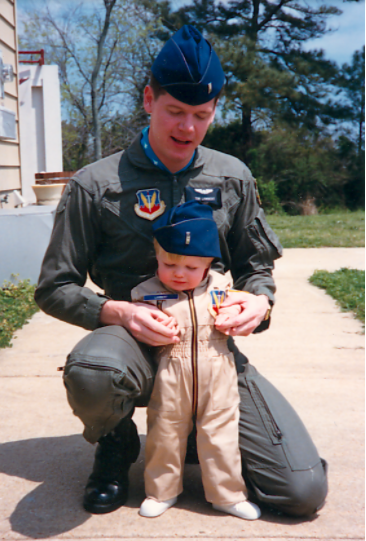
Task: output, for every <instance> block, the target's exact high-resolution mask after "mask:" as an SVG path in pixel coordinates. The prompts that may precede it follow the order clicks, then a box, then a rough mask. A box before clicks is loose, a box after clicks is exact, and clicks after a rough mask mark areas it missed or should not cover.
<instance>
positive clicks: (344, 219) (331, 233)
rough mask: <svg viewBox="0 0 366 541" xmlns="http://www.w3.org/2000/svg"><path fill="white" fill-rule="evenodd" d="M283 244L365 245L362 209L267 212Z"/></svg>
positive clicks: (290, 245)
mask: <svg viewBox="0 0 366 541" xmlns="http://www.w3.org/2000/svg"><path fill="white" fill-rule="evenodd" d="M267 221H268V223H269V224H270V226H271V227H272V229H273V230H274V232H275V233H276V234H277V235H278V237H279V239H280V241H281V244H282V246H283V247H284V248H319V247H321V246H328V247H342V248H343V247H357V246H358V247H360V246H365V212H364V211H361V210H359V211H356V212H350V211H337V212H332V213H329V214H317V215H316V216H277V215H269V216H267Z"/></svg>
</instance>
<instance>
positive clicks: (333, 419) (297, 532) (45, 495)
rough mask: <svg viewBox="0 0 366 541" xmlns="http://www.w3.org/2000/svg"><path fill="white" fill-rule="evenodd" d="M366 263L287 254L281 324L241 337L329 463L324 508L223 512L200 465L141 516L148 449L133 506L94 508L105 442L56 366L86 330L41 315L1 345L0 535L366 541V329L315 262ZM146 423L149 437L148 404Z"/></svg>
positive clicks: (357, 258)
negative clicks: (303, 515) (73, 404)
mask: <svg viewBox="0 0 366 541" xmlns="http://www.w3.org/2000/svg"><path fill="white" fill-rule="evenodd" d="M364 264H365V252H364V249H361V248H355V249H354V248H344V249H343V248H339V249H338V248H329V249H291V250H285V255H284V257H283V258H282V259H281V260H279V261H278V263H277V265H276V270H275V278H276V282H277V285H278V293H277V304H276V308H275V312H274V317H273V321H272V325H271V328H270V330H269V331H267V332H266V333H263V334H261V335H256V336H251V337H249V338H241V339H240V340H239V342H240V343H241V345H242V346H243V347H244V351H245V352H246V354H247V355H248V356H249V358H250V360H251V362H252V363H253V364H254V365H255V366H256V367H257V368H258V369H259V370H260V371H261V372H262V374H263V375H265V376H266V377H267V378H268V379H270V380H271V381H272V383H274V384H275V385H276V386H277V387H278V388H279V389H280V390H281V392H282V393H283V394H284V395H285V396H286V398H287V399H288V400H289V401H290V402H291V403H292V404H293V406H294V407H295V409H296V410H297V411H298V413H299V414H300V416H301V417H302V419H303V420H304V422H305V424H306V426H307V427H308V430H309V432H310V434H311V435H312V437H313V439H314V442H315V444H316V446H317V447H318V450H319V453H320V455H321V456H323V457H324V458H326V459H327V461H328V462H329V496H328V499H327V504H326V506H325V507H324V508H323V509H322V511H321V512H320V513H319V515H318V516H315V517H311V518H310V519H305V520H300V519H294V518H289V517H285V516H278V515H276V514H272V513H269V512H268V511H265V512H264V513H263V516H262V517H261V519H260V520H258V521H256V522H246V521H242V520H240V519H238V518H235V517H231V516H226V515H223V514H221V513H218V512H215V511H213V510H212V509H211V506H210V505H209V504H207V503H206V502H205V500H204V497H203V490H202V486H201V482H200V470H199V467H198V466H187V467H186V471H185V492H184V494H183V495H182V496H181V497H180V498H179V502H178V504H177V506H176V507H174V508H172V509H170V510H169V511H167V512H166V513H165V514H164V515H163V516H161V517H159V518H156V519H144V518H141V517H140V516H139V515H138V513H137V512H138V507H139V504H140V503H141V501H142V499H143V498H144V486H143V453H141V454H140V457H139V459H138V461H137V463H136V464H135V465H134V466H133V467H132V469H131V475H130V478H131V491H130V498H129V500H128V503H127V505H126V506H125V507H122V508H120V509H119V510H117V511H116V512H114V513H112V514H109V515H101V516H92V515H90V514H88V513H86V512H85V511H84V510H83V508H82V506H81V498H82V493H83V489H84V484H85V482H86V479H87V477H88V475H89V473H90V470H91V467H92V462H93V455H94V447H93V446H91V445H89V444H87V443H86V442H85V441H84V440H83V438H82V437H81V436H80V432H81V423H80V421H79V420H78V419H77V418H76V417H74V416H73V415H72V413H71V410H70V409H69V407H68V405H67V402H66V399H65V391H64V388H63V385H62V380H61V372H57V370H56V369H57V367H58V366H61V365H63V364H64V362H65V356H66V354H67V353H68V352H69V351H70V349H71V348H72V347H73V345H74V344H75V343H76V342H77V341H78V340H79V339H81V338H82V337H83V336H84V335H85V334H86V331H84V330H83V329H79V328H77V327H72V326H70V325H67V324H65V323H62V322H59V321H57V320H54V319H52V318H50V317H48V316H46V315H44V314H42V313H37V314H36V315H35V316H34V317H33V318H32V320H31V322H30V323H29V324H28V325H26V326H25V327H24V328H23V329H22V330H20V331H19V332H18V333H17V338H16V340H14V346H13V347H12V348H9V349H6V350H0V381H1V393H0V414H1V425H0V441H1V445H0V488H1V490H0V539H2V540H10V539H29V538H30V539H49V538H52V539H55V540H57V539H78V540H94V539H103V540H104V541H111V540H118V539H123V540H124V541H132V540H136V539H138V540H140V541H143V540H147V539H150V540H151V539H159V540H160V539H161V540H164V541H169V540H173V539H174V540H176V539H185V540H190V539H191V540H192V539H200V540H202V541H208V540H213V539H214V540H222V541H224V540H229V539H230V540H231V541H233V540H239V539H255V540H256V541H261V540H263V541H264V540H266V541H270V540H272V539H275V540H276V541H280V540H281V539H286V541H291V540H299V539H307V540H314V539H319V540H320V539H322V540H336V539H364V451H363V444H364V335H363V334H362V325H361V324H360V323H359V322H358V321H357V320H355V319H354V318H353V317H352V316H351V315H350V314H345V313H341V312H340V311H339V309H338V308H337V307H336V304H335V302H334V301H333V300H332V299H331V298H330V297H329V296H327V295H326V294H325V293H324V292H323V291H322V290H320V289H318V288H316V287H314V286H312V285H310V284H309V283H308V281H307V279H308V277H309V276H310V275H311V274H312V273H313V271H314V270H315V269H327V270H331V271H332V270H337V269H339V268H340V267H350V268H365V267H364ZM135 419H136V421H137V423H138V426H139V430H140V433H141V440H142V442H144V440H145V436H144V434H146V423H145V410H141V409H140V410H138V412H137V414H136V415H135Z"/></svg>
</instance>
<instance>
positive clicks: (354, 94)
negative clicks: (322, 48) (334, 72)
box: [337, 46, 365, 154]
mask: <svg viewBox="0 0 366 541" xmlns="http://www.w3.org/2000/svg"><path fill="white" fill-rule="evenodd" d="M337 84H338V86H339V87H340V88H341V91H343V93H344V94H345V99H346V106H347V114H346V119H347V120H349V121H350V122H351V123H353V124H355V125H356V128H357V151H358V154H360V153H361V151H362V149H364V148H365V46H364V47H363V48H362V49H361V50H359V51H355V52H354V53H353V57H352V63H351V64H343V66H342V70H341V73H340V76H339V77H338V79H337Z"/></svg>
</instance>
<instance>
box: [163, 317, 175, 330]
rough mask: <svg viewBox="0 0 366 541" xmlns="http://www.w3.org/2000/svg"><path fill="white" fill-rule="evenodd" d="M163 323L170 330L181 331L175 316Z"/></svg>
mask: <svg viewBox="0 0 366 541" xmlns="http://www.w3.org/2000/svg"><path fill="white" fill-rule="evenodd" d="M162 323H163V325H165V327H168V329H172V330H173V331H176V332H178V331H179V326H178V323H177V320H176V319H175V317H173V316H170V317H169V318H168V319H166V320H164V321H162Z"/></svg>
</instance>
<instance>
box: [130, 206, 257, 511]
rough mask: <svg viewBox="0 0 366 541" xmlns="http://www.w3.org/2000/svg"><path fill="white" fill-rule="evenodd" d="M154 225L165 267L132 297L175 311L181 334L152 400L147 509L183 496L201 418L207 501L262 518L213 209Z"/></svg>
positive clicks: (176, 210) (164, 359)
mask: <svg viewBox="0 0 366 541" xmlns="http://www.w3.org/2000/svg"><path fill="white" fill-rule="evenodd" d="M153 233H154V237H155V239H154V244H155V250H156V258H157V261H158V270H157V275H156V276H155V277H154V278H151V279H150V280H147V281H145V282H143V283H141V284H140V285H138V286H137V287H136V288H134V289H133V290H132V293H131V297H132V301H134V302H148V303H152V304H154V305H156V306H157V307H158V308H160V309H161V310H163V311H164V312H165V313H166V314H168V315H169V316H172V319H171V320H170V322H171V321H173V320H175V321H176V323H177V325H178V327H179V331H180V335H179V336H180V342H179V343H178V344H171V345H169V346H165V347H161V348H157V357H156V360H157V363H158V371H157V374H156V378H155V383H154V388H153V391H152V395H151V399H150V402H149V406H148V434H147V438H146V455H145V456H146V466H145V491H146V496H147V498H146V499H145V500H144V502H143V503H142V505H141V508H140V515H142V516H144V517H156V516H159V515H161V514H162V513H164V511H166V510H167V509H168V508H169V507H171V506H172V505H174V504H175V503H176V501H177V496H178V495H179V494H180V493H181V492H182V490H183V483H182V480H183V467H184V460H185V454H186V448H187V438H188V435H189V434H190V432H191V430H192V428H193V420H194V421H195V423H196V427H197V452H198V457H199V462H200V465H201V470H202V482H203V487H204V491H205V497H206V499H207V501H209V502H211V503H212V505H213V507H214V509H217V510H219V511H223V512H225V513H230V514H232V515H235V516H238V517H240V518H243V519H247V520H255V519H257V518H259V516H260V514H261V513H260V510H259V508H258V507H257V506H256V505H255V504H253V503H250V502H248V501H247V500H246V495H245V485H244V481H243V478H242V475H241V457H240V452H239V436H238V422H239V393H238V384H237V373H236V369H235V363H234V357H233V354H232V353H231V352H230V351H229V349H228V346H227V336H225V335H224V334H222V333H220V332H219V331H218V330H217V329H216V328H215V318H216V316H217V315H218V313H219V312H220V304H221V303H222V302H223V301H224V299H225V296H226V294H227V293H228V291H229V289H230V282H229V280H228V279H227V277H225V276H223V275H221V274H219V273H217V272H214V271H212V270H210V265H211V263H212V260H213V259H214V258H216V257H221V253H220V245H219V236H218V231H217V226H216V224H215V222H214V220H213V217H212V209H211V208H210V207H209V206H207V205H203V204H201V203H198V202H196V201H189V202H187V203H184V204H182V205H178V206H177V207H173V208H172V209H171V210H170V211H168V212H166V213H165V214H164V215H163V216H162V217H161V218H160V219H159V220H157V221H156V222H155V224H154V225H153ZM228 311H230V312H231V313H232V310H228ZM237 313H238V311H235V314H237ZM220 317H225V316H220ZM173 318H174V319H173Z"/></svg>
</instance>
